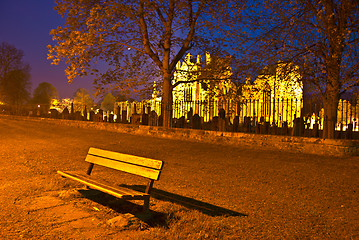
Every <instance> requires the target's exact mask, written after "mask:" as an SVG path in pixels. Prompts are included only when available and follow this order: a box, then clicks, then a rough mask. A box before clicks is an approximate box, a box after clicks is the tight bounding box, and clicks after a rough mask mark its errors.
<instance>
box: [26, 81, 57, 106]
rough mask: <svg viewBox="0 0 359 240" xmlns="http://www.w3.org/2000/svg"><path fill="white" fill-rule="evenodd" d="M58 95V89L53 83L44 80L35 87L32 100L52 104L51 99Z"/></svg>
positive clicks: (35, 102) (37, 102) (36, 102)
mask: <svg viewBox="0 0 359 240" xmlns="http://www.w3.org/2000/svg"><path fill="white" fill-rule="evenodd" d="M58 97H59V96H58V92H57V89H56V88H55V87H54V86H53V85H52V84H51V83H48V82H42V83H40V84H39V85H38V86H37V87H36V88H35V90H34V94H33V98H32V100H31V102H32V103H34V104H45V105H50V103H51V100H52V99H57V98H58Z"/></svg>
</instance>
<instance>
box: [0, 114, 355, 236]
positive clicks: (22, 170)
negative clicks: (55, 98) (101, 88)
mask: <svg viewBox="0 0 359 240" xmlns="http://www.w3.org/2000/svg"><path fill="white" fill-rule="evenodd" d="M90 146H93V147H98V148H103V149H108V150H113V151H118V152H123V153H129V154H134V155H139V156H146V157H150V158H156V159H161V160H164V161H165V167H164V171H163V174H162V176H161V179H160V181H159V182H157V183H156V184H155V188H156V189H157V193H159V194H160V193H161V191H164V192H165V193H166V194H171V196H172V197H174V198H176V197H177V200H178V199H179V197H187V198H189V199H193V200H197V201H203V202H206V203H209V204H212V205H215V206H218V207H222V208H225V209H229V210H232V211H235V212H237V213H239V214H240V215H239V216H237V217H228V218H227V217H223V216H219V217H213V218H211V219H210V220H208V221H213V222H217V223H218V226H224V227H223V229H220V230H216V231H220V234H222V235H220V236H222V237H223V236H226V234H228V235H227V236H228V237H229V238H234V239H236V238H244V239H253V238H257V239H260V238H273V239H283V238H286V239H296V238H298V239H311V238H319V239H355V238H359V217H358V216H359V193H358V191H359V188H358V187H359V181H358V180H359V168H358V166H359V158H358V157H346V158H338V157H325V156H316V155H304V154H301V155H299V154H291V153H282V152H274V151H261V150H257V151H255V150H249V149H246V148H239V147H230V146H220V145H211V144H203V143H193V142H185V141H176V140H168V139H159V138H152V137H141V136H133V135H129V134H119V133H112V132H104V131H98V130H85V129H78V128H70V127H65V126H56V125H51V124H49V123H40V122H24V121H16V120H7V119H5V118H1V117H0V159H1V165H0V209H1V211H0V228H1V231H0V239H19V238H25V239H71V238H72V239H90V238H92V239H116V238H117V239H121V238H123V239H125V238H128V239H131V236H134V235H133V234H134V232H133V231H131V230H125V231H118V229H114V228H112V227H110V226H108V224H106V221H107V220H108V219H110V218H112V217H114V216H116V215H119V214H120V213H119V212H116V211H114V210H113V209H110V208H108V207H106V206H103V205H101V204H99V203H96V202H94V201H91V200H89V199H87V198H83V197H78V196H76V195H75V196H72V195H71V196H70V197H59V196H60V194H61V193H63V192H64V191H65V192H66V191H68V190H71V189H73V188H74V187H76V186H77V185H76V183H73V182H70V181H67V180H63V179H61V178H60V177H59V176H57V175H56V170H58V169H66V170H83V169H85V168H86V164H85V162H84V156H86V153H87V151H88V148H89V147H90ZM101 171H102V170H101ZM101 171H100V172H101ZM101 174H103V175H104V176H105V177H107V178H109V179H110V180H111V178H112V180H114V175H113V174H112V173H108V172H106V171H103V172H101ZM117 180H118V178H117ZM124 180H126V181H128V180H129V178H127V177H124ZM126 183H127V182H126ZM130 184H131V182H130ZM133 184H136V183H133ZM162 193H163V192H162ZM175 200H176V199H175ZM166 204H167V205H166ZM171 204H172V203H168V202H167V201H163V200H158V199H155V198H154V199H153V201H152V202H151V209H152V210H154V211H157V212H166V213H168V212H169V210H168V209H167V208H172V207H173V206H172V205H171ZM177 205H179V206H181V202H180V201H178V202H177ZM169 206H170V207H169ZM166 207H167V208H166ZM124 212H126V211H124ZM241 215H246V217H243V216H241ZM166 218H167V220H168V219H169V220H168V221H174V220H173V219H172V220H171V219H170V218H171V214H168V215H167V216H166ZM206 219H207V218H206ZM184 226H186V225H184ZM226 228H228V229H226ZM161 231H162V233H160V232H161ZM166 231H167V233H166ZM171 231H177V232H179V231H183V232H186V229H185V227H184V229H181V230H179V229H178V230H174V229H173V228H172V229H171V225H170V226H169V227H168V226H167V228H164V227H163V226H162V227H161V226H159V227H158V226H156V227H151V228H150V229H148V230H146V231H135V232H136V234H138V235H136V236H138V237H139V238H147V239H151V238H153V236H162V237H161V238H162V239H169V238H170V237H168V238H167V236H168V235H169V234H170V233H171ZM188 231H193V230H191V229H188ZM210 234H211V232H209V233H207V235H206V236H207V237H208V238H209V239H211V238H212V236H211V235H210ZM119 236H121V238H119ZM179 236H181V235H180V234H179ZM178 238H179V239H180V238H181V237H178ZM213 238H214V237H213ZM193 239H196V238H195V237H193ZM198 239H200V238H198Z"/></svg>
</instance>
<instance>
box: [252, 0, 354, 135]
mask: <svg viewBox="0 0 359 240" xmlns="http://www.w3.org/2000/svg"><path fill="white" fill-rule="evenodd" d="M253 2H254V3H255V4H258V5H253V6H252V7H253V8H249V9H248V11H247V12H246V13H247V14H248V15H247V16H246V19H248V20H250V21H249V24H248V27H249V28H252V30H253V31H252V33H254V34H255V38H253V42H252V44H247V45H246V49H245V50H246V53H247V54H248V55H249V56H250V57H251V58H252V60H253V61H252V62H255V63H256V65H257V66H263V65H266V64H267V65H271V64H276V63H277V62H278V61H284V62H289V63H294V64H295V65H296V66H299V70H300V74H301V76H302V78H301V80H302V81H304V83H305V84H307V86H311V87H312V88H313V89H314V90H315V91H316V92H318V93H319V94H320V96H321V99H322V101H323V105H324V112H325V118H324V134H323V137H324V138H334V131H335V124H336V120H337V107H338V101H339V98H340V95H341V94H343V93H344V92H346V91H351V90H352V89H353V88H355V87H357V86H358V85H359V78H358V76H359V75H358V74H359V52H358V50H359V31H358V30H359V2H358V1H357V0H281V1H272V0H271V1H270V0H264V1H257V2H255V1H253ZM250 9H251V10H252V11H249V10H250ZM260 63H261V64H262V65H261V64H260Z"/></svg>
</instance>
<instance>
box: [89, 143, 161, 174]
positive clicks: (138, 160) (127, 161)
mask: <svg viewBox="0 0 359 240" xmlns="http://www.w3.org/2000/svg"><path fill="white" fill-rule="evenodd" d="M86 161H87V162H89V163H93V164H97V165H101V166H104V167H108V168H113V169H116V170H119V171H123V172H127V173H131V174H135V175H139V176H142V177H146V178H149V179H153V180H158V179H159V177H160V173H161V170H162V167H163V161H160V160H154V159H150V158H144V157H138V156H133V155H128V154H123V153H118V152H112V151H107V150H102V149H98V148H90V149H89V152H88V154H87V156H86Z"/></svg>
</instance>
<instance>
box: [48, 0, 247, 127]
mask: <svg viewBox="0 0 359 240" xmlns="http://www.w3.org/2000/svg"><path fill="white" fill-rule="evenodd" d="M240 2H241V1H235V0H233V1H227V0H187V1H177V0H164V1H158V0H106V1H73V0H57V1H56V3H57V6H56V9H57V10H58V12H59V14H61V15H62V16H63V17H65V18H66V23H65V25H64V26H63V27H58V28H57V29H55V30H53V31H52V32H51V34H52V35H53V39H54V41H55V42H56V45H54V46H49V59H52V61H53V63H54V64H57V63H58V62H59V61H60V60H61V59H66V63H67V64H68V68H67V69H66V74H67V75H68V79H69V81H72V80H73V79H74V78H75V77H77V76H84V75H86V74H88V73H96V72H97V71H98V69H95V68H94V66H96V64H94V63H96V62H97V61H104V62H106V63H107V64H108V65H109V66H110V68H109V70H108V71H107V72H106V73H104V74H102V75H100V77H99V78H98V79H97V81H96V83H98V84H100V87H99V89H102V88H103V87H104V86H108V85H110V86H111V87H112V88H117V89H128V88H132V89H137V90H140V89H141V87H137V86H138V85H139V83H144V82H145V81H148V80H149V79H150V80H151V82H153V80H156V77H157V76H160V77H161V79H162V81H161V82H160V85H161V88H162V107H163V122H164V126H166V127H169V126H170V124H171V107H172V89H173V86H172V82H171V78H172V76H173V73H174V70H175V66H176V63H177V62H178V61H179V60H180V59H181V58H182V57H183V56H184V54H185V53H186V52H187V51H188V50H190V49H192V50H193V51H195V49H198V48H200V46H203V44H205V45H206V46H207V50H208V51H210V52H211V50H210V49H211V47H212V46H216V47H225V46H226V45H225V40H226V37H228V36H229V33H230V32H231V30H234V29H233V28H231V26H233V25H234V23H235V22H236V21H237V20H238V16H237V12H238V11H239V10H240V8H241V3H240ZM97 66H98V65H97ZM156 73H157V74H156ZM142 88H143V87H142Z"/></svg>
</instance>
